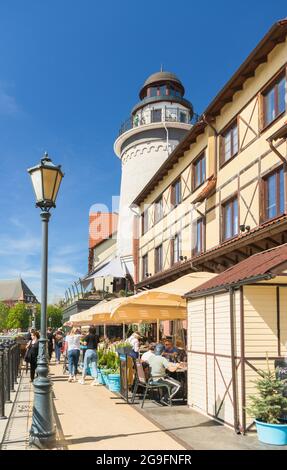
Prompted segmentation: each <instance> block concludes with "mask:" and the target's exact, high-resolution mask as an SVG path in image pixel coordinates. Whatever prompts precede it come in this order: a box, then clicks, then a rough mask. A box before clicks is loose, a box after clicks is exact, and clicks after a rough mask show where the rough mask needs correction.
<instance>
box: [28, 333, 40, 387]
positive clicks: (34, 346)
mask: <svg viewBox="0 0 287 470" xmlns="http://www.w3.org/2000/svg"><path fill="white" fill-rule="evenodd" d="M31 337H32V338H31V340H30V341H29V343H28V345H27V353H26V356H25V361H26V362H29V363H30V379H31V382H33V380H34V378H35V371H36V368H37V358H38V352H39V338H40V335H39V332H38V331H32V332H31Z"/></svg>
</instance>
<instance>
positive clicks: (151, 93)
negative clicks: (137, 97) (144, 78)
mask: <svg viewBox="0 0 287 470" xmlns="http://www.w3.org/2000/svg"><path fill="white" fill-rule="evenodd" d="M156 95H157V88H156V87H154V86H153V87H150V88H148V96H156Z"/></svg>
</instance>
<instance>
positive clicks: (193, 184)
mask: <svg viewBox="0 0 287 470" xmlns="http://www.w3.org/2000/svg"><path fill="white" fill-rule="evenodd" d="M203 160H205V164H204V168H205V174H204V179H203V180H201V181H200V183H199V184H198V185H197V186H196V184H195V181H196V166H197V164H198V163H200V162H202V161H203ZM200 173H201V176H202V164H201V169H200ZM205 181H206V149H205V150H203V151H202V152H201V153H200V154H199V155H198V157H196V158H195V159H194V161H193V162H192V192H194V191H196V190H197V189H198V188H200V186H201V185H203V184H204V183H205Z"/></svg>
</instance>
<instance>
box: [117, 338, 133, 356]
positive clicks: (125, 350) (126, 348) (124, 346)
mask: <svg viewBox="0 0 287 470" xmlns="http://www.w3.org/2000/svg"><path fill="white" fill-rule="evenodd" d="M131 350H132V345H131V344H130V343H128V342H127V341H123V342H121V343H118V344H117V346H116V351H117V353H118V354H129V353H130V352H131Z"/></svg>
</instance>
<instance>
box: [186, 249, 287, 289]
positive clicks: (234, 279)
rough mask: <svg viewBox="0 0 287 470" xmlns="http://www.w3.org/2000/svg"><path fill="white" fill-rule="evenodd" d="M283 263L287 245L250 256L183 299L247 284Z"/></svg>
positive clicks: (285, 258)
mask: <svg viewBox="0 0 287 470" xmlns="http://www.w3.org/2000/svg"><path fill="white" fill-rule="evenodd" d="M285 261H287V243H285V244H284V245H281V246H278V247H276V248H272V249H270V250H266V251H262V252H261V253H257V254H256V255H253V256H250V257H249V258H247V259H245V260H244V261H241V262H240V263H238V264H236V265H235V266H232V267H231V268H229V269H227V270H226V271H224V272H222V273H221V274H219V275H218V276H216V277H214V278H212V279H210V280H209V281H207V282H205V283H204V284H202V285H201V286H199V287H197V288H196V289H192V290H191V291H190V292H188V293H187V294H185V297H187V298H188V297H193V296H198V295H201V294H202V296H204V295H205V294H206V293H207V292H208V291H211V290H220V289H222V288H226V287H229V286H232V285H234V284H238V283H241V282H244V281H246V282H248V281H249V280H250V281H251V280H252V279H253V280H254V278H257V277H258V276H261V277H262V278H263V277H264V275H266V276H267V275H268V274H271V273H272V269H274V268H275V267H276V266H279V265H280V264H282V263H284V262H285Z"/></svg>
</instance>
